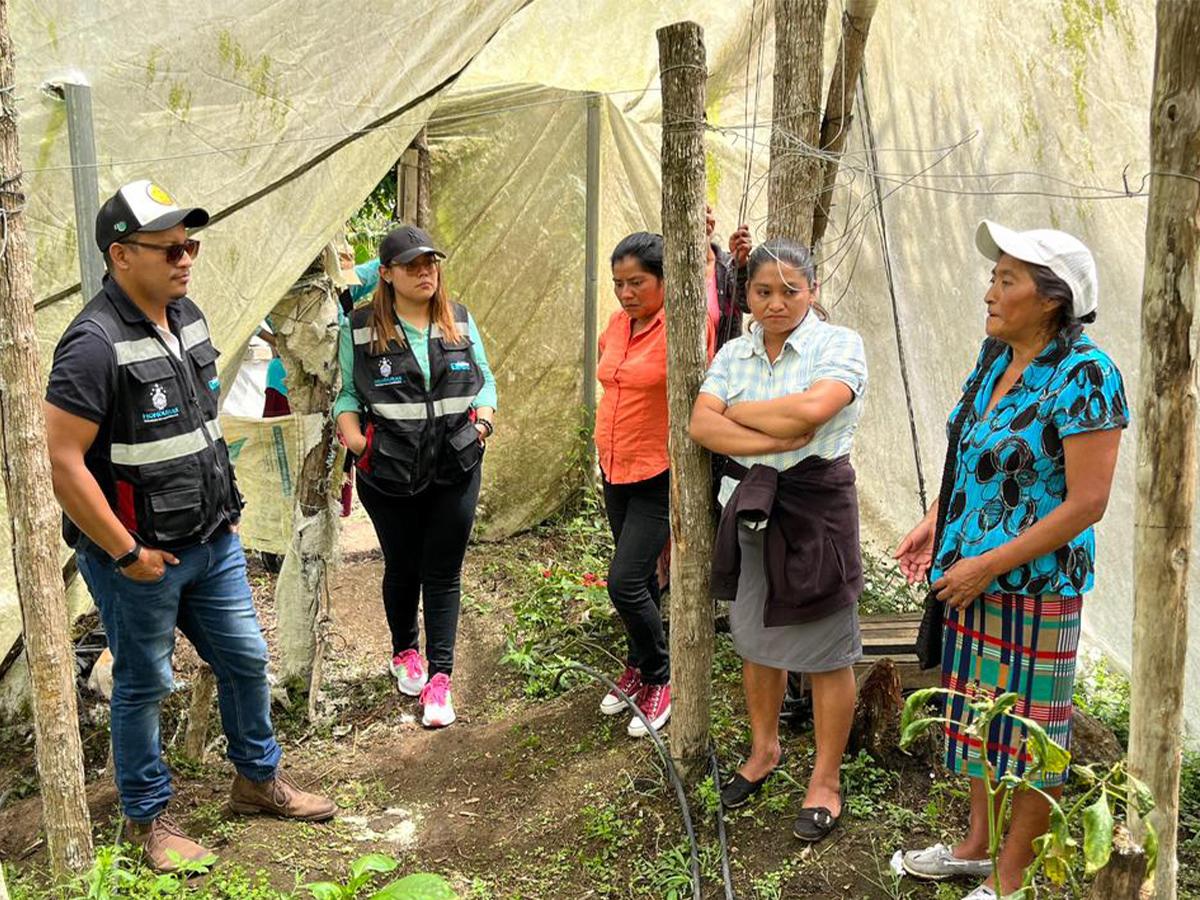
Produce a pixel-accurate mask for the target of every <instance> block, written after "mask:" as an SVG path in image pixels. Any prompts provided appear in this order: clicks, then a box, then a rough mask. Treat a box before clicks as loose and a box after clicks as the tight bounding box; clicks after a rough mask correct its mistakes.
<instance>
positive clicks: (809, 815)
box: [792, 806, 842, 844]
mask: <svg viewBox="0 0 1200 900" xmlns="http://www.w3.org/2000/svg"><path fill="white" fill-rule="evenodd" d="M841 818H842V817H841V814H840V813H839V814H838V815H836V816H835V815H834V814H833V813H831V812H830V811H829V810H828V809H826V808H825V807H824V806H805V807H804V808H803V809H801V810H800V814H799V815H798V816H796V824H795V825H793V826H792V834H793V835H795V836H796V837H797V838H798V839H799V840H802V841H807V842H808V843H810V844H815V843H817V842H819V841H823V840H825V838H827V837H829V834H830V832H832V831H833V829H835V828H837V824H838V822H839V821H840V820H841Z"/></svg>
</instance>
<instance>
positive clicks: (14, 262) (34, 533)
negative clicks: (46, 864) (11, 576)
mask: <svg viewBox="0 0 1200 900" xmlns="http://www.w3.org/2000/svg"><path fill="white" fill-rule="evenodd" d="M13 85H14V74H13V46H12V40H11V38H10V36H9V30H8V0H0V386H2V389H0V464H2V465H3V467H4V490H5V495H6V497H7V500H8V518H9V525H10V527H11V528H12V547H13V568H14V570H15V571H16V576H17V595H18V597H19V598H20V603H21V618H22V622H23V626H24V634H25V654H26V657H27V658H28V661H29V680H30V683H31V685H32V688H33V726H34V734H35V736H36V738H37V770H38V779H39V781H40V782H41V794H42V811H43V816H44V819H45V827H46V844H47V846H48V847H49V850H50V865H51V867H52V868H53V870H54V872H55V873H56V874H66V873H68V872H72V871H79V870H81V869H83V868H85V867H86V866H87V865H88V864H89V863H90V862H91V859H92V831H91V824H90V822H89V821H88V809H87V796H86V794H85V793H84V778H83V747H82V744H81V743H80V740H79V717H78V711H77V709H76V706H75V654H74V648H73V647H72V645H71V639H70V634H69V631H68V623H67V601H66V594H65V592H64V590H63V579H62V566H61V564H60V563H59V559H58V544H59V541H58V533H59V513H58V504H57V503H55V502H54V493H53V491H52V489H51V482H50V458H49V456H48V455H47V453H46V419H45V414H44V412H43V410H42V400H41V397H42V385H43V381H42V376H41V372H40V371H39V367H38V344H37V332H36V330H35V328H34V315H33V268H32V260H31V259H30V255H29V243H28V241H27V240H26V237H25V218H24V215H23V214H22V208H23V207H24V205H25V196H24V194H23V193H22V191H21V179H22V172H21V156H20V152H19V151H20V148H19V144H18V138H17V103H16V98H15V97H14V96H13ZM88 237H90V236H89V235H81V236H80V241H81V242H82V241H84V240H86V239H88Z"/></svg>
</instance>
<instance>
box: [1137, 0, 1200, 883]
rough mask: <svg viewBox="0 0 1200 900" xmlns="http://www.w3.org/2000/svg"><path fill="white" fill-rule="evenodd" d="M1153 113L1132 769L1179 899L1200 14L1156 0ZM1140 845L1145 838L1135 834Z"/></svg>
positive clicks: (1199, 227) (1199, 201) (1199, 231)
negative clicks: (1150, 797) (1146, 793)
mask: <svg viewBox="0 0 1200 900" xmlns="http://www.w3.org/2000/svg"><path fill="white" fill-rule="evenodd" d="M1157 21H1158V36H1157V42H1156V45H1157V47H1156V53H1155V60H1154V92H1153V99H1152V102H1151V107H1150V153H1151V169H1152V170H1153V171H1154V172H1159V173H1179V174H1180V175H1183V176H1186V177H1182V178H1181V177H1171V176H1169V175H1163V174H1158V175H1152V176H1151V179H1150V204H1149V211H1148V215H1147V219H1146V263H1145V275H1144V279H1145V281H1144V285H1143V288H1142V353H1141V368H1140V374H1141V378H1140V383H1139V385H1138V388H1139V390H1138V404H1137V412H1136V413H1135V415H1134V420H1135V421H1136V422H1137V424H1138V444H1137V454H1138V460H1137V463H1138V464H1137V485H1138V494H1137V506H1136V509H1135V517H1134V597H1133V676H1132V696H1131V698H1130V736H1129V760H1130V768H1131V769H1132V771H1133V772H1134V774H1135V775H1137V776H1138V777H1139V778H1141V779H1142V780H1143V781H1145V782H1146V784H1147V785H1148V786H1149V788H1150V790H1151V791H1152V792H1153V793H1154V799H1155V801H1156V803H1157V806H1156V807H1155V809H1154V811H1153V812H1152V813H1150V817H1149V818H1150V821H1151V822H1152V823H1153V824H1154V827H1155V829H1156V830H1157V832H1158V839H1159V855H1158V865H1157V868H1156V870H1155V874H1154V884H1155V891H1156V894H1155V896H1156V897H1157V898H1158V900H1173V898H1174V897H1175V896H1176V893H1175V876H1176V869H1177V865H1178V863H1177V860H1176V858H1175V849H1176V843H1177V831H1178V824H1179V769H1180V762H1181V759H1180V756H1181V753H1182V745H1183V675H1184V671H1185V666H1184V663H1185V660H1186V656H1187V635H1188V629H1187V614H1188V565H1189V562H1190V559H1191V554H1192V515H1193V509H1194V507H1195V501H1196V393H1195V383H1196V381H1195V379H1196V370H1195V360H1194V359H1193V356H1192V337H1191V329H1192V319H1193V313H1194V310H1195V304H1196V272H1197V268H1198V266H1200V252H1198V250H1200V181H1198V180H1197V179H1198V178H1200V56H1197V54H1196V47H1198V46H1200V4H1198V3H1178V2H1175V0H1159V3H1158V16H1157ZM1134 835H1135V837H1136V838H1137V839H1138V841H1139V843H1142V842H1144V836H1143V831H1142V830H1141V829H1135V831H1134Z"/></svg>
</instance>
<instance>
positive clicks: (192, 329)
mask: <svg viewBox="0 0 1200 900" xmlns="http://www.w3.org/2000/svg"><path fill="white" fill-rule="evenodd" d="M207 339H208V323H207V322H205V321H204V320H203V319H197V320H196V321H194V322H189V323H188V324H186V325H184V326H183V327H182V328H180V329H179V343H180V344H182V345H183V349H184V350H190V349H191V348H192V347H195V346H196V345H197V344H199V343H200V342H202V341H205V340H207Z"/></svg>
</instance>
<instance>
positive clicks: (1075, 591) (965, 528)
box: [930, 334, 1129, 597]
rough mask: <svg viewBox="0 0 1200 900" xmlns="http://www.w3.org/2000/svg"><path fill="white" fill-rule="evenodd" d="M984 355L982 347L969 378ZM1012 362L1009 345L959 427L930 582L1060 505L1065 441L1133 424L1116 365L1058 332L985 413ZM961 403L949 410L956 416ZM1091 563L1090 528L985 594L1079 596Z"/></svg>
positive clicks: (1087, 586)
mask: <svg viewBox="0 0 1200 900" xmlns="http://www.w3.org/2000/svg"><path fill="white" fill-rule="evenodd" d="M985 346H986V345H985ZM984 356H985V353H984V352H983V351H981V352H980V355H979V359H978V360H977V361H976V364H975V370H974V371H973V372H972V373H971V377H970V378H968V379H967V384H970V383H971V380H972V379H973V378H975V377H976V375H977V373H978V372H979V371H980V367H981V366H982V365H983V364H984ZM1011 361H1012V350H1011V348H1007V347H1006V348H1005V349H1004V351H1003V352H1002V353H1000V354H999V356H997V357H996V359H995V361H994V362H992V364H991V365H990V366H989V368H988V370H987V372H986V373H985V375H984V378H983V382H982V384H981V385H980V388H979V392H978V393H977V394H976V397H975V404H974V410H973V412H972V413H971V414H969V415H968V417H967V419H966V421H965V423H964V425H963V429H962V437H961V440H960V443H959V448H958V460H957V463H956V466H955V471H954V489H953V491H952V492H951V494H950V503H949V506H948V508H947V512H946V524H945V526H944V532H943V535H942V540H941V542H940V544H939V545H938V551H937V553H936V554H935V558H934V562H933V566H932V569H931V572H930V578H931V580H936V579H938V578H940V577H941V576H942V574H943V573H944V572H945V571H946V570H947V569H949V568H950V567H951V566H953V565H954V564H955V563H956V562H958V561H959V560H960V559H966V558H970V557H975V556H981V555H983V554H984V553H986V552H987V551H989V550H992V549H994V548H995V547H999V546H1000V545H1002V544H1005V543H1007V542H1008V541H1010V540H1012V539H1013V538H1015V537H1016V536H1017V535H1019V534H1021V533H1022V532H1024V531H1025V530H1026V529H1028V528H1029V527H1030V526H1031V525H1033V523H1034V522H1037V521H1038V520H1039V519H1042V518H1045V517H1046V516H1047V515H1049V514H1050V513H1051V512H1052V511H1053V510H1054V509H1055V508H1057V507H1058V506H1059V505H1061V504H1062V502H1063V500H1064V498H1065V497H1066V493H1067V473H1066V465H1065V460H1064V456H1063V445H1062V441H1063V438H1065V437H1070V436H1071V435H1073V434H1081V433H1083V432H1087V431H1106V430H1109V429H1113V428H1124V427H1126V426H1127V425H1128V424H1129V407H1128V404H1127V403H1126V400H1125V385H1124V383H1123V382H1122V380H1121V373H1120V371H1118V369H1117V367H1116V365H1115V364H1114V363H1113V361H1112V360H1111V359H1110V358H1109V356H1108V355H1107V354H1106V353H1105V352H1104V351H1103V350H1101V349H1100V348H1099V347H1097V346H1096V344H1095V343H1094V342H1093V341H1092V339H1091V338H1089V337H1087V336H1086V335H1083V334H1081V335H1079V336H1078V337H1077V338H1075V339H1074V340H1073V341H1070V342H1068V341H1067V340H1066V339H1064V338H1061V337H1060V338H1058V339H1056V340H1054V341H1052V342H1051V343H1050V345H1049V346H1048V347H1046V349H1045V350H1043V351H1042V352H1041V354H1039V355H1038V357H1037V358H1036V359H1034V361H1033V362H1032V363H1030V364H1029V365H1028V366H1027V367H1026V369H1025V371H1024V372H1023V373H1021V377H1020V378H1019V379H1017V382H1016V384H1014V385H1013V386H1012V388H1011V389H1010V390H1009V392H1008V393H1007V394H1005V395H1004V396H1003V397H1001V398H1000V400H999V402H997V404H996V407H995V409H993V410H992V412H991V414H990V415H989V416H988V417H987V418H986V419H985V418H983V413H984V411H985V410H986V409H987V404H988V400H989V399H990V398H991V396H992V392H993V390H995V387H996V382H997V380H998V379H999V378H1000V376H1001V375H1002V374H1003V373H1004V370H1005V369H1007V368H1008V365H1009V363H1010V362H1011ZM965 390H966V388H965V387H964V393H965ZM961 403H962V401H961V400H960V401H959V406H961ZM959 406H956V407H955V408H954V410H953V412H951V414H950V421H951V422H953V421H954V418H955V416H957V415H958V412H959ZM1095 565H1096V537H1095V534H1094V532H1093V530H1092V529H1091V528H1088V529H1086V530H1085V531H1083V532H1082V533H1081V534H1079V535H1077V536H1076V537H1075V538H1074V539H1072V540H1071V541H1070V542H1069V543H1068V544H1066V545H1065V546H1063V547H1060V548H1059V549H1058V550H1056V551H1054V552H1053V553H1047V554H1046V555H1045V556H1040V557H1038V558H1037V559H1034V560H1032V561H1030V562H1028V563H1026V564H1025V565H1022V566H1018V567H1017V568H1015V569H1013V570H1012V571H1011V572H1008V573H1006V574H1004V575H1002V576H1000V577H999V578H998V579H996V580H995V581H993V582H992V583H991V584H990V585H988V587H987V589H986V591H987V592H988V593H998V592H1006V593H1013V594H1029V595H1035V594H1061V595H1063V596H1069V597H1074V596H1079V595H1081V594H1084V593H1086V592H1087V591H1089V590H1091V588H1092V584H1093V581H1094V573H1095Z"/></svg>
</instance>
